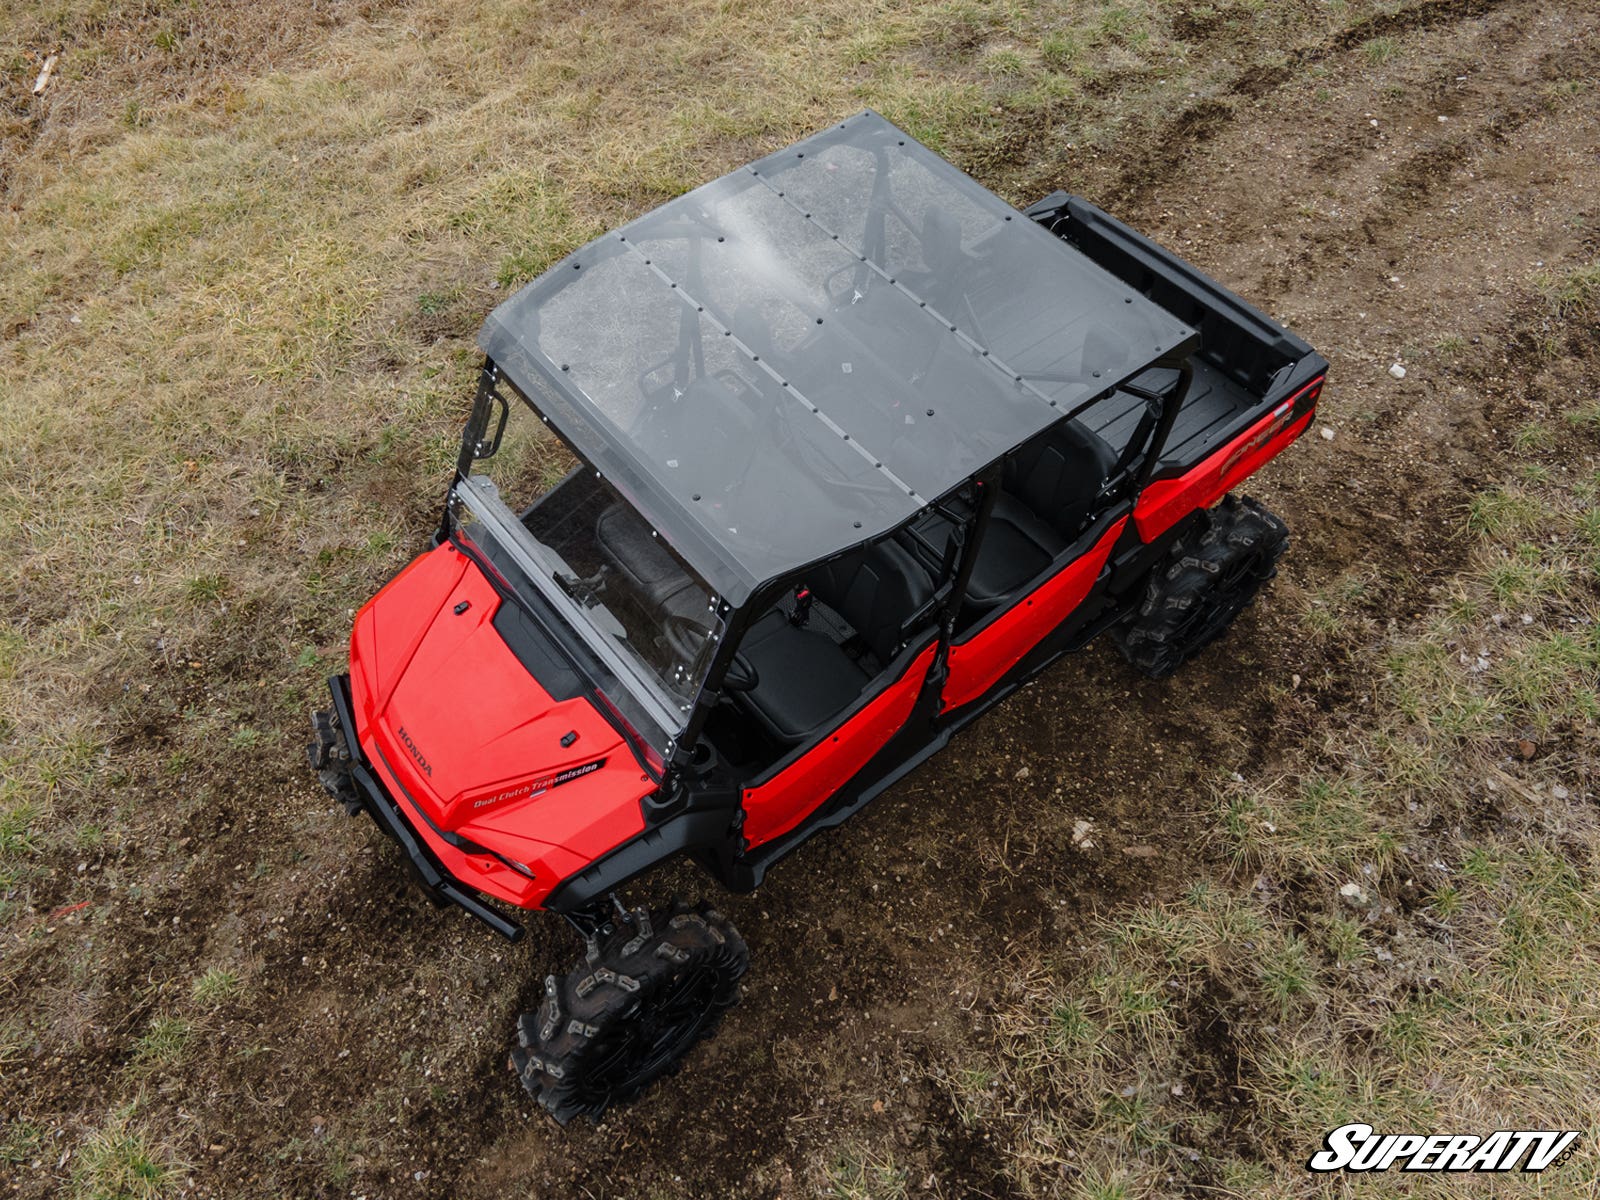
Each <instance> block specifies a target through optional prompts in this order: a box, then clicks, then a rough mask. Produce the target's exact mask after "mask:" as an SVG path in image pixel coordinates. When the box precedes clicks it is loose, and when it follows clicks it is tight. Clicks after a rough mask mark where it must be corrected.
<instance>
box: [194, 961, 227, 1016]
mask: <svg viewBox="0 0 1600 1200" xmlns="http://www.w3.org/2000/svg"><path fill="white" fill-rule="evenodd" d="M238 994H239V975H238V973H237V972H235V971H230V970H229V969H228V968H226V967H210V968H208V969H207V970H206V971H205V972H204V973H203V974H201V975H197V976H195V980H194V982H193V983H192V984H190V985H189V998H190V999H191V1000H193V1001H194V1002H195V1004H196V1005H197V1006H199V1007H200V1008H216V1007H218V1006H219V1005H222V1004H226V1003H227V1002H228V1001H230V1000H232V999H234V998H235V997H236V996H238Z"/></svg>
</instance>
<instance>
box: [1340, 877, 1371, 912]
mask: <svg viewBox="0 0 1600 1200" xmlns="http://www.w3.org/2000/svg"><path fill="white" fill-rule="evenodd" d="M1339 895H1341V896H1343V897H1344V898H1345V899H1346V900H1348V901H1349V902H1350V903H1351V904H1353V905H1355V906H1356V907H1357V908H1365V907H1366V906H1367V904H1368V902H1369V901H1370V900H1371V897H1370V896H1368V895H1367V889H1366V888H1364V887H1362V886H1361V885H1360V884H1359V883H1354V882H1351V883H1347V884H1345V885H1344V886H1343V887H1342V888H1340V889H1339Z"/></svg>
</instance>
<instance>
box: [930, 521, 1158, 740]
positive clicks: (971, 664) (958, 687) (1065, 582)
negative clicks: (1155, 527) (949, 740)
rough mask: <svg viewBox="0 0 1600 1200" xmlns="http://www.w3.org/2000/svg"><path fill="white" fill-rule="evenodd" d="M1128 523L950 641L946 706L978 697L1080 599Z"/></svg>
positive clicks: (1119, 523) (1119, 524)
mask: <svg viewBox="0 0 1600 1200" xmlns="http://www.w3.org/2000/svg"><path fill="white" fill-rule="evenodd" d="M1127 523H1128V518H1127V517H1123V518H1121V519H1120V520H1118V521H1117V522H1116V523H1115V524H1113V525H1112V526H1111V528H1110V529H1108V530H1106V532H1105V533H1104V534H1103V535H1102V536H1101V538H1100V540H1099V541H1098V542H1096V543H1095V544H1094V546H1093V548H1092V549H1090V550H1089V551H1088V553H1086V554H1084V555H1082V556H1080V557H1079V558H1076V559H1074V560H1073V561H1072V562H1071V563H1069V564H1067V566H1066V567H1064V568H1063V569H1062V570H1061V571H1060V572H1058V573H1057V574H1055V575H1053V576H1051V577H1050V578H1049V579H1047V580H1046V581H1045V582H1044V583H1041V584H1040V585H1039V586H1038V587H1037V588H1035V589H1034V590H1033V592H1032V593H1030V594H1029V595H1028V596H1026V597H1025V598H1023V599H1022V600H1019V601H1018V602H1017V603H1016V604H1014V605H1012V607H1011V608H1009V609H1007V610H1006V611H1005V612H1002V613H1000V614H999V615H998V616H996V617H995V618H994V619H993V620H991V621H990V622H989V623H988V624H986V625H984V626H983V627H982V628H980V629H979V630H978V631H977V632H975V633H973V634H972V635H971V636H969V637H968V638H967V639H966V640H965V641H961V642H954V643H952V644H951V646H950V657H949V660H948V661H949V663H950V677H949V678H948V679H947V680H945V685H944V708H945V710H946V711H948V710H950V709H952V708H959V707H961V705H963V704H970V703H971V702H972V701H974V700H977V699H978V698H980V697H981V696H982V695H983V694H984V693H985V692H987V691H988V690H989V689H990V688H991V687H993V686H994V685H995V683H997V682H998V681H999V679H1000V677H1001V676H1002V675H1004V674H1005V673H1006V672H1007V671H1009V670H1011V668H1012V667H1014V666H1016V665H1017V664H1018V663H1019V662H1021V661H1022V658H1023V656H1024V655H1025V654H1027V653H1028V651H1030V650H1032V649H1033V648H1034V647H1035V646H1037V645H1038V644H1039V643H1040V642H1041V641H1043V640H1044V638H1045V636H1046V635H1047V634H1048V633H1049V632H1050V631H1051V630H1052V629H1054V628H1055V627H1056V626H1057V625H1059V624H1061V622H1063V621H1065V620H1066V619H1067V617H1069V616H1070V615H1071V614H1072V610H1073V609H1075V608H1077V607H1078V605H1080V604H1082V603H1083V598H1084V597H1085V596H1087V595H1088V594H1089V589H1090V588H1092V587H1093V586H1094V581H1095V580H1096V579H1098V578H1099V577H1100V569H1101V568H1102V567H1104V566H1105V565H1106V559H1107V558H1109V557H1110V556H1111V548H1112V547H1113V546H1114V545H1116V544H1117V538H1119V537H1121V536H1122V530H1123V527H1124V526H1125V525H1127Z"/></svg>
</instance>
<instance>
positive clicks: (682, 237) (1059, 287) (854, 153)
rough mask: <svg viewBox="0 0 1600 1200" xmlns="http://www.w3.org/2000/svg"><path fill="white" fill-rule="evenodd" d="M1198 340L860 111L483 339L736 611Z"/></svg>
mask: <svg viewBox="0 0 1600 1200" xmlns="http://www.w3.org/2000/svg"><path fill="white" fill-rule="evenodd" d="M1191 334H1192V331H1191V330H1190V329H1189V328H1188V327H1186V326H1184V325H1182V324H1181V323H1179V322H1178V321H1176V320H1174V319H1173V318H1172V317H1171V316H1170V315H1169V314H1167V313H1166V312H1164V311H1163V310H1162V309H1160V308H1158V307H1157V306H1155V305H1153V304H1151V303H1150V302H1149V301H1147V300H1145V299H1144V298H1143V297H1142V296H1139V295H1138V294H1136V293H1134V292H1133V291H1132V290H1131V289H1129V288H1127V287H1126V286H1125V285H1123V284H1121V283H1119V282H1118V281H1117V280H1115V279H1114V278H1113V277H1112V276H1110V275H1109V274H1107V273H1106V272H1104V271H1103V270H1101V269H1100V268H1099V267H1097V266H1095V265H1094V264H1093V263H1091V262H1090V261H1089V260H1088V259H1086V258H1084V257H1083V256H1082V255H1080V254H1079V253H1078V252H1077V251H1075V250H1073V249H1072V248H1071V247H1069V246H1067V245H1066V244H1065V243H1063V242H1061V241H1060V240H1059V239H1057V238H1055V237H1054V236H1052V235H1051V234H1050V233H1048V232H1047V231H1046V230H1044V229H1041V228H1039V227H1038V226H1037V225H1035V223H1034V222H1032V221H1030V220H1028V219H1026V218H1025V217H1023V216H1021V215H1020V214H1018V213H1016V212H1015V210H1013V209H1011V208H1010V207H1009V206H1008V205H1006V204H1005V203H1004V202H1002V201H1001V200H1000V199H998V198H997V197H995V196H993V195H991V194H990V193H989V192H987V191H985V190H984V189H983V188H982V187H980V186H979V185H978V184H977V183H975V182H974V181H973V180H971V179H969V178H967V177H966V176H965V175H963V174H961V173H960V172H959V171H957V170H956V169H955V168H954V167H952V166H951V165H950V164H948V163H946V162H944V161H943V160H942V159H940V158H939V157H938V156H937V155H934V154H933V153H932V152H931V151H929V150H927V149H926V148H925V147H923V146H921V145H920V144H918V143H917V142H916V141H914V140H913V139H911V138H909V137H908V136H907V135H905V134H904V133H902V132H901V131H899V130H898V129H896V128H895V127H894V126H892V125H890V124H889V123H888V122H886V121H884V120H883V119H882V118H881V117H879V116H877V115H876V114H874V113H863V114H861V115H860V116H858V117H854V118H852V119H851V120H849V121H846V122H844V123H843V124H841V125H839V126H835V127H833V128H831V129H829V130H827V131H824V132H823V133H821V134H818V135H816V136H815V137H813V138H810V139H808V140H807V141H805V142H802V143H800V144H799V145H798V146H795V147H791V148H790V149H789V150H785V151H782V152H780V153H778V154H775V155H772V156H770V157H768V158H766V159H762V160H760V161H759V162H756V163H754V164H752V165H751V166H749V167H746V168H743V169H741V170H739V171H735V172H734V173H732V174H731V175H728V176H725V177H723V178H722V179H719V180H717V181H715V182H713V183H710V184H707V185H706V186H704V187H701V188H698V189H696V190H695V191H693V192H691V193H689V194H688V195H685V196H681V197H679V198H678V199H676V200H673V201H671V202H669V203H668V204H666V205H663V206H662V207H661V208H659V209H657V210H655V211H654V212H652V213H650V214H648V215H646V216H644V217H642V218H640V219H639V220H637V221H634V222H633V223H632V224H630V225H628V226H626V227H624V228H623V229H621V230H619V231H617V232H616V233H612V234H608V235H606V236H605V237H603V238H600V239H597V240H596V241H595V242H592V243H590V244H589V245H588V246H585V247H584V248H583V249H581V250H579V251H578V252H577V253H575V254H574V255H572V256H571V257H570V258H568V259H566V260H565V261H563V262H562V263H560V264H558V265H557V266H556V267H554V268H552V269H551V270H550V271H549V272H547V273H546V274H545V275H544V276H541V277H540V278H539V279H537V280H535V281H534V282H533V283H532V284H530V285H529V286H528V287H526V288H524V289H523V290H522V291H521V292H519V293H517V294H516V295H515V296H513V297H511V299H509V300H507V301H506V302H505V303H504V304H502V305H501V306H500V307H499V308H497V309H496V310H495V311H494V313H493V314H491V316H490V319H489V321H488V323H487V325H486V326H485V328H484V332H483V334H482V336H481V338H480V341H481V344H482V345H483V348H484V349H485V351H487V353H488V354H489V355H490V357H491V358H493V359H494V360H495V361H496V362H497V363H498V364H499V365H500V366H501V368H502V370H504V371H505V372H506V374H507V375H508V376H509V377H510V378H511V380H512V381H513V382H514V383H516V384H517V385H518V386H519V387H520V388H521V389H522V390H523V391H524V392H525V393H526V394H528V395H529V396H530V398H532V399H533V400H534V401H535V403H536V404H538V405H539V407H540V408H541V409H542V410H543V411H544V413H545V415H546V416H547V417H549V419H550V420H551V421H552V423H554V424H555V425H556V426H557V427H558V428H559V429H560V430H561V432H562V433H563V434H564V435H565V436H566V437H567V438H568V439H569V440H570V441H571V442H572V443H573V444H574V445H576V446H577V447H578V448H579V450H580V451H582V452H583V453H584V454H585V456H586V457H588V458H590V459H591V460H592V461H593V462H594V463H595V465H596V466H597V467H598V468H599V469H600V470H601V471H602V472H604V473H606V474H607V475H608V476H609V477H610V478H611V480H612V482H613V484H614V485H615V486H617V488H618V489H619V490H620V491H621V492H622V493H623V494H624V495H625V496H627V497H628V499H629V500H630V501H632V502H633V503H634V504H635V506H636V507H638V508H639V510H640V511H641V513H642V514H643V515H644V516H645V517H646V519H648V520H649V521H650V522H651V523H652V524H653V525H654V526H655V527H656V528H657V529H658V530H660V532H661V533H662V535H663V536H664V537H666V538H667V539H668V541H669V542H671V543H672V544H673V545H674V547H675V548H676V549H678V551H679V553H681V554H682V555H683V556H684V557H685V558H686V559H687V560H688V561H689V562H690V563H691V565H693V566H694V567H695V568H696V569H697V570H699V571H700V572H701V573H702V574H703V575H704V576H705V578H706V579H707V580H708V582H710V583H711V584H712V585H713V586H714V587H716V588H717V590H718V591H719V592H721V593H722V594H723V595H724V596H725V597H727V598H728V599H730V600H731V601H732V602H734V603H739V602H742V600H743V599H744V598H745V597H746V596H747V595H748V594H749V592H750V591H751V590H752V589H753V588H754V587H756V586H758V585H759V584H761V583H763V582H765V581H767V580H770V579H774V578H777V577H779V576H783V575H787V574H789V573H791V572H792V571H794V570H797V569H798V568H800V567H802V566H804V565H805V564H807V563H810V562H814V561H816V560H818V559H822V558H826V557H829V556H831V555H833V554H836V553H838V552H839V551H841V550H843V549H846V548H848V547H849V546H852V545H855V544H857V543H859V542H861V541H864V540H866V539H868V538H871V537H874V536H877V535H880V534H882V533H885V532H887V531H889V530H890V529H892V528H894V527H895V526H896V525H898V524H900V523H902V522H903V521H905V520H906V519H908V518H909V517H910V516H912V515H913V514H914V513H916V512H917V511H918V510H919V509H921V508H922V507H924V506H925V505H926V504H927V503H928V502H929V501H931V500H933V499H935V498H937V497H938V496H940V495H942V494H944V493H945V492H948V491H949V490H950V489H952V488H954V487H956V486H958V485H959V484H960V483H962V482H963V481H964V480H965V479H966V478H968V477H969V476H970V475H972V474H973V473H974V472H976V471H978V470H979V469H981V468H982V467H983V466H984V465H986V464H987V463H989V462H992V461H994V460H995V459H996V458H998V457H1000V456H1001V455H1002V454H1004V453H1005V452H1006V451H1008V450H1010V449H1011V448H1012V447H1014V446H1016V445H1018V444H1020V443H1022V442H1024V441H1026V440H1027V439H1028V438H1030V437H1032V436H1033V435H1034V434H1036V433H1038V432H1039V431H1041V430H1042V429H1044V428H1046V427H1047V426H1049V425H1050V424H1052V423H1054V422H1055V421H1057V420H1059V419H1061V418H1062V417H1063V416H1065V415H1066V414H1067V413H1068V412H1069V411H1071V410H1072V409H1073V408H1075V407H1077V406H1078V405H1080V404H1083V403H1086V402H1087V401H1089V400H1090V399H1092V398H1093V397H1094V396H1096V395H1098V394H1099V393H1101V392H1102V391H1104V390H1105V389H1106V388H1108V387H1111V386H1113V385H1115V384H1116V383H1118V382H1120V381H1121V380H1123V379H1125V378H1127V377H1128V376H1130V375H1133V374H1135V373H1137V372H1138V371H1139V370H1141V369H1142V368H1143V367H1144V366H1145V365H1147V364H1148V363H1149V362H1150V361H1151V360H1152V359H1154V358H1157V357H1159V356H1160V355H1162V354H1164V353H1166V352H1168V351H1170V350H1172V349H1173V348H1175V347H1177V346H1178V345H1180V344H1181V343H1182V342H1184V341H1185V340H1186V339H1187V338H1188V337H1190V336H1191Z"/></svg>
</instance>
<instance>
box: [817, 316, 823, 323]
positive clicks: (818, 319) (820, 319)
mask: <svg viewBox="0 0 1600 1200" xmlns="http://www.w3.org/2000/svg"><path fill="white" fill-rule="evenodd" d="M817 324H818V325H821V324H822V318H821V317H818V318H817Z"/></svg>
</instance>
